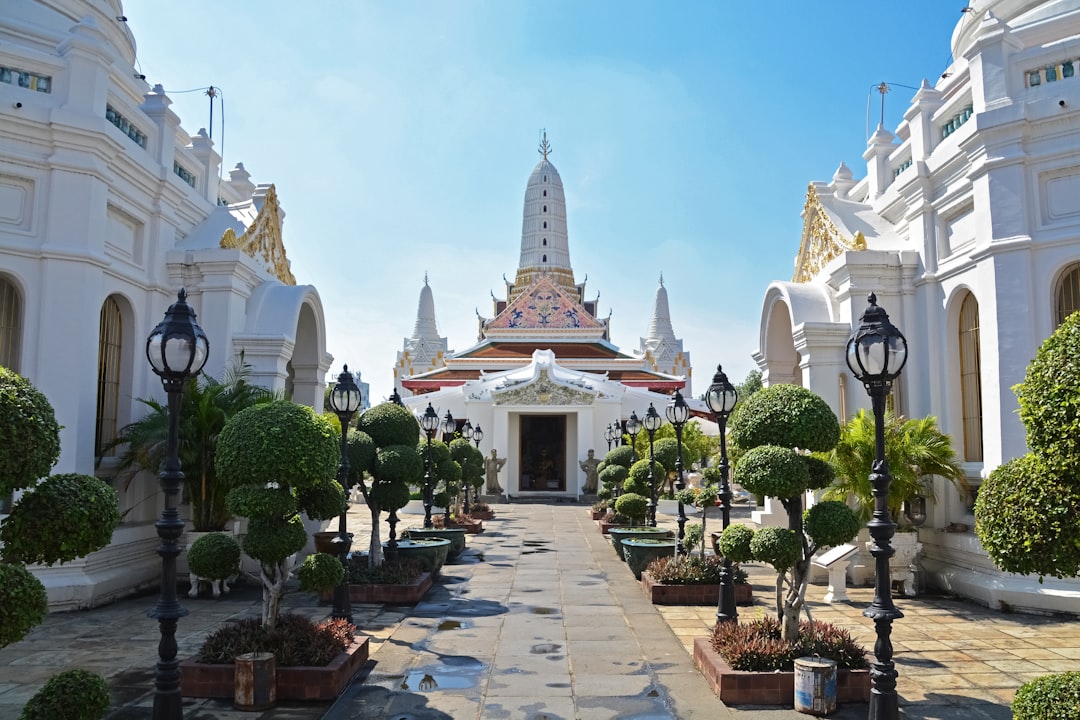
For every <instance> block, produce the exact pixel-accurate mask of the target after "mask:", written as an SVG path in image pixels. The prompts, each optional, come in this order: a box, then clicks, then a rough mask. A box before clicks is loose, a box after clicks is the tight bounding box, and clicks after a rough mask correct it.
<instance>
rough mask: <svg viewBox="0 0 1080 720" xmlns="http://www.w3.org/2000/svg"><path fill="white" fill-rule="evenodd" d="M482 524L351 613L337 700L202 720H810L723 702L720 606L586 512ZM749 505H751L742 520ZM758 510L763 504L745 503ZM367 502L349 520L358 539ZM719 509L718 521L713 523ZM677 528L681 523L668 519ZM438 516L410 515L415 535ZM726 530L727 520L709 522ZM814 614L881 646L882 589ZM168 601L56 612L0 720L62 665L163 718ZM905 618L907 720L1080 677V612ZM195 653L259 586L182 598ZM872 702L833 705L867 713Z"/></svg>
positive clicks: (2, 657)
mask: <svg viewBox="0 0 1080 720" xmlns="http://www.w3.org/2000/svg"><path fill="white" fill-rule="evenodd" d="M495 510H496V512H497V517H496V519H494V520H488V521H485V523H484V526H485V529H484V532H483V533H481V534H477V535H469V536H468V540H467V549H466V551H465V553H464V554H463V555H462V557H461V559H460V560H459V561H458V562H457V563H456V564H453V565H447V566H445V567H444V568H443V572H442V576H441V578H440V579H439V581H438V582H437V583H436V584H435V585H434V586H433V588H432V589H431V590H430V591H429V592H428V593H427V595H426V596H425V597H424V599H423V601H421V602H420V603H418V604H416V605H415V606H391V605H361V604H354V605H353V614H354V617H355V620H356V622H357V625H358V628H359V630H358V631H359V632H360V633H361V634H363V635H366V636H368V637H369V638H370V653H371V655H370V659H369V661H368V663H367V664H366V666H365V667H364V668H363V670H362V671H361V674H360V675H359V676H358V677H357V679H356V680H355V681H354V682H353V683H352V685H351V686H350V687H349V688H347V689H346V690H345V692H344V693H343V694H342V695H341V696H340V697H339V698H338V699H337V701H336V702H334V703H278V705H277V707H275V708H273V709H271V710H267V711H262V712H241V711H237V710H234V709H232V704H231V702H228V701H213V700H186V701H185V703H184V717H185V718H188V720H192V719H196V720H233V719H239V718H248V719H252V720H320V718H321V719H323V720H359V719H361V718H363V719H364V720H368V719H377V718H386V719H388V720H439V719H445V718H450V719H453V720H459V719H462V718H477V719H485V720H486V719H488V718H491V719H494V718H511V719H513V720H573V719H580V720H670V719H676V720H683V719H686V720H693V719H694V718H709V719H710V720H721V719H726V718H746V719H752V718H759V719H767V720H794V718H805V717H807V716H806V715H803V714H800V713H796V712H795V711H794V710H792V709H791V708H790V705H789V707H787V708H762V707H745V706H744V707H739V708H730V707H726V706H724V705H723V704H722V703H720V701H719V700H718V699H717V697H716V696H715V695H714V694H713V693H712V692H711V690H710V689H709V687H708V686H707V684H706V683H705V681H704V679H703V678H702V676H701V674H700V672H699V671H698V670H697V669H695V668H694V666H693V661H692V659H691V655H690V648H691V647H692V644H693V639H694V638H695V637H703V636H706V635H707V634H708V633H709V630H710V628H711V627H712V625H713V623H714V622H715V612H716V608H715V607H707V606H701V607H679V606H667V607H662V606H653V605H652V604H651V603H650V602H648V601H647V600H646V599H645V595H644V594H643V593H642V591H641V588H640V585H639V583H638V582H637V581H635V580H634V578H633V575H632V574H631V573H630V571H629V569H628V568H627V567H626V566H625V564H624V563H622V562H621V561H620V560H619V559H618V557H617V556H616V555H615V552H614V551H613V549H612V548H611V545H610V543H609V541H608V539H607V537H606V536H604V535H601V533H600V532H599V530H598V529H597V527H596V524H595V523H594V522H593V521H592V520H590V519H589V516H588V514H587V508H586V507H584V506H582V505H573V504H561V503H560V504H552V505H541V504H517V503H515V504H510V505H496V506H495ZM743 510H744V509H739V510H736V512H735V519H736V520H737V521H738V520H741V519H743V518H742V515H743V514H744V513H743ZM745 510H746V512H745V514H747V515H748V512H749V511H748V509H745ZM366 516H367V512H366V509H365V508H363V507H362V506H361V507H358V508H354V510H353V511H352V512H350V518H349V522H350V530H353V531H355V532H356V533H357V543H358V547H364V546H365V545H366V542H367V538H366V536H365V535H364V533H363V529H364V528H365V527H367V524H368V520H367V517H366ZM711 517H712V516H711V515H710V518H711ZM661 520H662V522H661V524H663V525H668V526H671V527H673V526H674V519H673V518H671V517H670V516H667V517H664V516H662V518H661ZM421 521H422V517H419V516H405V517H404V519H403V524H402V526H401V529H405V528H407V527H408V526H409V525H410V524H414V525H419V524H420V523H421ZM709 524H710V526H711V527H712V528H715V527H717V526H718V525H719V523H718V522H715V521H713V520H712V519H710V521H709ZM747 569H748V571H749V572H750V575H751V581H752V582H753V584H754V594H755V599H754V606H753V607H745V608H740V609H739V611H740V617H741V618H742V619H744V620H745V619H748V618H750V617H756V616H758V615H761V614H764V613H768V612H771V609H772V604H773V591H774V579H775V575H774V574H772V572H771V571H770V570H769V569H768V568H767V567H763V566H755V565H749V566H747ZM825 589H826V588H825V586H824V585H811V586H810V588H809V591H808V596H807V597H808V601H809V603H810V605H811V607H812V609H813V612H814V616H815V619H819V620H827V621H829V622H833V623H836V624H839V625H842V626H844V627H846V628H848V629H849V630H851V632H852V633H853V634H854V635H855V636H856V637H857V639H859V640H860V641H861V642H863V643H864V644H865V645H866V646H867V647H868V648H872V647H873V640H874V634H873V625H872V623H871V622H870V621H869V620H867V619H866V618H864V617H862V614H861V613H862V610H863V608H865V607H866V606H867V605H868V604H869V602H870V601H871V599H872V593H873V591H872V589H871V588H848V594H849V596H850V598H851V601H850V602H848V603H838V604H835V605H831V606H830V605H826V604H824V603H822V602H820V598H821V597H822V596H823V595H824V592H825ZM155 601H156V593H154V594H148V595H144V596H141V597H136V598H130V599H127V600H123V601H120V602H117V603H113V604H111V605H108V606H104V607H101V608H95V609H91V610H85V611H80V612H74V613H57V614H52V615H50V616H49V617H48V618H47V619H46V621H45V623H43V624H42V625H41V626H39V627H38V628H35V630H33V631H32V632H31V634H30V635H29V636H28V637H27V638H26V639H25V640H23V641H22V642H20V643H16V644H15V645H12V646H10V647H8V648H4V649H3V650H0V718H3V719H6V718H13V719H14V718H16V717H17V716H18V711H19V709H21V707H22V704H23V703H25V701H26V699H27V698H29V697H30V695H32V694H33V693H34V692H36V690H37V689H38V688H39V687H40V685H41V684H42V683H43V682H44V680H45V679H46V678H48V677H49V676H50V675H52V674H54V673H55V672H58V671H59V670H61V669H64V668H67V667H73V666H79V667H85V668H87V669H89V670H93V671H95V672H99V673H101V674H103V675H104V676H105V677H106V678H107V679H108V680H109V683H110V686H111V690H112V697H113V702H114V708H113V709H112V711H111V712H110V714H109V715H108V716H107V717H108V720H143V719H145V718H150V717H151V716H152V711H151V709H152V706H153V672H154V664H155V662H156V660H157V643H158V639H159V632H158V625H157V623H156V621H153V620H150V619H149V618H147V617H146V612H147V611H148V610H149V609H150V608H151V607H153V605H154V603H155ZM896 602H897V605H898V606H899V607H900V608H901V609H902V610H903V612H904V613H905V618H903V619H902V620H898V621H897V622H896V623H895V624H894V631H893V641H894V645H895V648H896V662H897V668H898V670H899V673H900V677H899V680H898V686H897V687H898V692H899V695H900V705H901V716H902V717H905V718H911V719H916V718H918V719H924V720H953V719H956V720H959V719H961V718H963V720H981V719H984V718H992V719H994V720H997V719H998V718H1000V719H1001V720H1004V719H1006V718H1009V717H1011V712H1010V711H1009V702H1011V699H1012V695H1013V693H1014V692H1015V690H1016V688H1017V687H1019V685H1020V684H1021V683H1022V682H1024V681H1026V680H1028V679H1030V678H1032V677H1036V676H1038V675H1042V674H1046V673H1049V672H1061V671H1063V670H1080V622H1077V620H1076V618H1050V617H1040V616H1026V615H1016V614H1005V613H1002V612H999V611H995V610H989V609H987V608H984V607H980V606H977V605H974V604H971V603H968V602H964V601H962V600H958V599H955V598H945V597H933V596H919V597H918V598H911V599H908V598H898V599H897V601H896ZM181 603H182V605H183V606H184V607H186V608H187V609H188V610H189V611H190V614H189V615H188V616H187V617H185V618H183V619H182V620H181V621H180V625H179V630H178V642H179V645H180V652H179V656H180V657H181V658H183V657H187V656H189V655H191V654H194V652H195V651H196V650H197V648H198V646H199V644H201V642H202V639H203V638H204V637H205V636H206V634H207V633H208V632H209V631H210V630H212V629H213V628H215V627H217V626H219V625H220V624H222V623H223V622H225V621H226V620H227V619H231V618H236V617H245V616H257V615H258V613H259V607H260V591H259V589H258V588H257V587H254V586H246V587H245V586H242V587H238V588H236V589H235V590H234V591H233V592H232V593H230V594H229V595H226V596H223V597H222V598H221V599H218V600H215V599H211V598H209V597H202V598H198V599H190V598H187V597H186V595H184V596H182V597H181ZM284 606H285V609H287V610H289V611H293V612H300V613H303V614H306V615H308V616H310V617H312V618H314V619H322V618H325V617H327V616H328V615H329V612H330V607H329V604H327V603H323V604H319V603H318V601H317V600H316V598H315V596H314V595H313V594H311V593H301V592H299V590H297V589H295V586H294V585H290V589H289V591H288V592H287V593H286V596H285V601H284ZM867 710H868V706H867V705H866V704H861V703H856V704H846V705H843V706H841V707H840V708H839V710H838V711H837V712H836V713H834V714H833V715H832V717H834V718H840V719H842V720H848V719H853V718H864V717H866V715H867Z"/></svg>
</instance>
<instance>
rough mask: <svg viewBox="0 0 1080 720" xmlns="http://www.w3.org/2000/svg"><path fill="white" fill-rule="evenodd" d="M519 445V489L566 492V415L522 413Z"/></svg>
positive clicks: (524, 490)
mask: <svg viewBox="0 0 1080 720" xmlns="http://www.w3.org/2000/svg"><path fill="white" fill-rule="evenodd" d="M519 432H520V436H519V445H518V447H520V448H521V466H520V467H521V470H520V477H519V479H518V487H519V488H520V490H521V491H523V492H565V491H566V416H565V415H522V416H521V423H520V430H519Z"/></svg>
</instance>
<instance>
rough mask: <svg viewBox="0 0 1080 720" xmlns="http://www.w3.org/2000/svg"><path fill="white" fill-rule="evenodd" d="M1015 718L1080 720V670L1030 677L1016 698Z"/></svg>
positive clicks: (1013, 702)
mask: <svg viewBox="0 0 1080 720" xmlns="http://www.w3.org/2000/svg"><path fill="white" fill-rule="evenodd" d="M1012 712H1013V720H1080V671H1075V670H1074V671H1072V672H1064V673H1058V674H1055V675H1043V676H1042V677H1037V678H1035V679H1034V680H1028V681H1027V682H1026V683H1024V684H1023V685H1021V686H1020V688H1019V689H1018V690H1017V691H1016V695H1015V696H1014V697H1013V701H1012Z"/></svg>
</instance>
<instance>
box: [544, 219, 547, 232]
mask: <svg viewBox="0 0 1080 720" xmlns="http://www.w3.org/2000/svg"><path fill="white" fill-rule="evenodd" d="M544 229H545V230H547V220H545V221H544Z"/></svg>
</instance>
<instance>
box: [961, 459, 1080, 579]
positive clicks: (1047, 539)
mask: <svg viewBox="0 0 1080 720" xmlns="http://www.w3.org/2000/svg"><path fill="white" fill-rule="evenodd" d="M1074 467H1075V466H1074ZM1078 517H1080V469H1073V470H1072V471H1071V472H1066V471H1058V470H1055V469H1054V468H1053V467H1051V466H1049V465H1047V464H1046V463H1045V462H1043V458H1042V456H1041V455H1035V454H1032V453H1028V454H1027V455H1022V456H1021V457H1018V458H1015V459H1013V460H1010V461H1009V462H1007V463H1005V464H1004V465H999V466H998V467H997V468H995V469H994V471H993V472H991V473H990V476H989V477H988V478H987V479H986V480H984V481H983V484H982V486H981V487H980V488H979V495H978V498H977V499H976V501H975V534H976V535H977V536H978V537H979V541H980V542H981V543H982V546H983V548H984V549H985V550H986V553H987V554H988V555H989V556H990V559H991V560H993V561H994V563H995V564H996V565H997V566H998V567H1000V568H1001V569H1002V570H1006V571H1008V572H1015V573H1025V574H1026V573H1038V574H1039V575H1040V576H1042V575H1050V576H1053V577H1059V578H1064V577H1073V576H1076V575H1077V574H1080V523H1077V520H1076V519H1077V518H1078Z"/></svg>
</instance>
